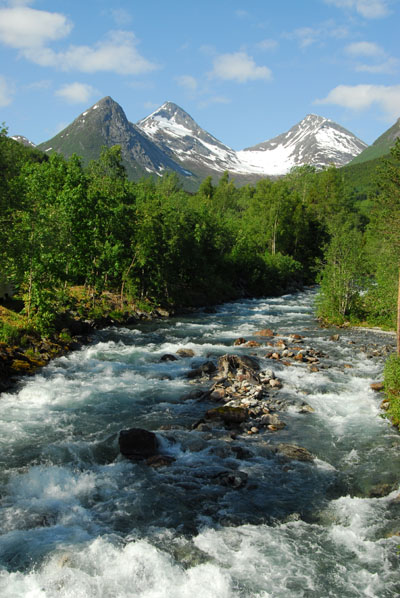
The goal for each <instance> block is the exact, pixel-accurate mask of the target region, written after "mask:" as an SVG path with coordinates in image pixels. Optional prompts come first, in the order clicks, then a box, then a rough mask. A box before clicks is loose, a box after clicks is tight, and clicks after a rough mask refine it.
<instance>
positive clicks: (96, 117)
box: [38, 97, 191, 179]
mask: <svg viewBox="0 0 400 598" xmlns="http://www.w3.org/2000/svg"><path fill="white" fill-rule="evenodd" d="M117 144H118V145H120V146H121V150H122V157H123V160H124V164H125V166H126V169H127V172H128V175H129V176H130V177H131V178H133V179H137V178H139V177H141V176H143V175H145V174H149V173H152V174H157V175H161V174H163V173H164V172H166V171H173V172H176V173H178V174H179V175H180V176H182V177H190V176H191V173H190V172H188V171H186V170H185V169H184V168H182V166H180V165H179V164H177V163H176V162H174V161H173V160H172V159H171V158H170V157H169V156H168V155H167V154H165V153H164V152H163V151H162V150H161V149H160V148H159V147H158V145H156V144H155V143H154V142H153V141H152V140H151V139H150V138H149V137H148V136H147V135H144V134H143V132H142V131H141V130H140V129H139V128H138V127H136V126H135V125H134V124H132V123H130V122H129V121H128V119H127V118H126V115H125V112H124V111H123V109H122V108H121V106H120V105H119V104H117V102H115V101H114V100H113V99H112V98H110V97H105V98H103V99H102V100H100V101H99V102H97V104H95V105H94V106H92V107H91V108H89V109H88V110H86V111H85V112H83V113H82V114H81V115H80V116H78V118H76V119H75V120H74V122H73V123H71V124H70V125H69V126H68V127H66V128H65V129H64V130H63V131H61V132H60V133H58V134H57V135H55V136H54V137H53V138H52V139H50V140H49V141H46V142H44V143H41V144H40V145H39V146H38V148H39V149H41V150H43V151H44V152H47V153H50V152H60V153H61V154H63V155H64V156H66V157H69V156H71V155H72V154H73V153H76V154H78V155H79V156H82V158H83V160H84V162H85V163H87V162H88V161H89V160H91V159H96V158H98V157H99V154H100V150H101V148H102V146H106V147H112V146H113V145H117Z"/></svg>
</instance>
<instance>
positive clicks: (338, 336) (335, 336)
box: [329, 334, 340, 342]
mask: <svg viewBox="0 0 400 598" xmlns="http://www.w3.org/2000/svg"><path fill="white" fill-rule="evenodd" d="M329 340H330V341H335V342H337V341H338V340H340V334H332V336H331V337H329Z"/></svg>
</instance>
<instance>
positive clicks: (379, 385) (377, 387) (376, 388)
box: [370, 382, 385, 392]
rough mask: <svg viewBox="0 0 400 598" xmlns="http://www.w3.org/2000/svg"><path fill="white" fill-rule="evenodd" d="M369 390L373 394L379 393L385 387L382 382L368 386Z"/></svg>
mask: <svg viewBox="0 0 400 598" xmlns="http://www.w3.org/2000/svg"><path fill="white" fill-rule="evenodd" d="M370 388H371V390H374V391H375V392H381V391H383V390H385V385H384V383H383V382H372V384H370Z"/></svg>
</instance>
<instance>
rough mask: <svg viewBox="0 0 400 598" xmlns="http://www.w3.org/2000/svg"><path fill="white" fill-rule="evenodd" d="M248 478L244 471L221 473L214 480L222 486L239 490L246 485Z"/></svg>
mask: <svg viewBox="0 0 400 598" xmlns="http://www.w3.org/2000/svg"><path fill="white" fill-rule="evenodd" d="M248 477H249V476H248V475H247V473H245V472H244V471H221V472H220V473H219V474H218V475H216V476H215V478H214V479H215V480H216V481H217V482H218V483H219V484H222V486H229V487H230V488H234V489H235V490H239V489H240V488H243V487H244V486H245V485H246V484H247V480H248Z"/></svg>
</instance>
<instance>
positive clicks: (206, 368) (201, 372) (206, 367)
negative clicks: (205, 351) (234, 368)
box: [187, 361, 217, 379]
mask: <svg viewBox="0 0 400 598" xmlns="http://www.w3.org/2000/svg"><path fill="white" fill-rule="evenodd" d="M216 370H217V368H216V366H215V364H214V363H213V362H212V361H205V362H204V363H203V364H202V365H201V366H199V367H198V368H194V369H193V370H191V371H190V372H188V373H187V377H188V378H190V379H193V378H200V377H201V376H211V374H213V373H214V372H215V371H216Z"/></svg>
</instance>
